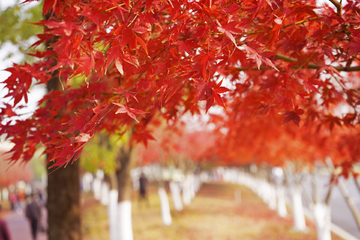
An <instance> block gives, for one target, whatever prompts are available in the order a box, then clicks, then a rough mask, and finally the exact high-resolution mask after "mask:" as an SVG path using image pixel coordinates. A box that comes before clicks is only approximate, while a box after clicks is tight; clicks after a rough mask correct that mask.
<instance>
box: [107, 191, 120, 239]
mask: <svg viewBox="0 0 360 240" xmlns="http://www.w3.org/2000/svg"><path fill="white" fill-rule="evenodd" d="M118 195H119V192H118V190H116V189H111V190H110V191H109V204H108V208H107V209H108V219H109V233H110V240H118V239H119V238H118V230H117V222H118V221H117V220H118V219H117V218H118V210H117V208H118Z"/></svg>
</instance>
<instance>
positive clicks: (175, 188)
mask: <svg viewBox="0 0 360 240" xmlns="http://www.w3.org/2000/svg"><path fill="white" fill-rule="evenodd" d="M169 185H170V192H171V197H172V199H173V203H174V207H175V209H176V211H181V210H182V209H183V205H182V202H181V196H180V187H179V184H178V183H176V182H170V184H169Z"/></svg>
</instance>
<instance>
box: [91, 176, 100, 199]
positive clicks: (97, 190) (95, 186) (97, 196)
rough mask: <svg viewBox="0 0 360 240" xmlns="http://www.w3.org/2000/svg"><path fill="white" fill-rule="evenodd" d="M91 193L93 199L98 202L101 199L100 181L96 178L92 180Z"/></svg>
mask: <svg viewBox="0 0 360 240" xmlns="http://www.w3.org/2000/svg"><path fill="white" fill-rule="evenodd" d="M93 191H94V198H95V199H96V200H100V199H101V180H100V179H98V178H95V179H94V182H93Z"/></svg>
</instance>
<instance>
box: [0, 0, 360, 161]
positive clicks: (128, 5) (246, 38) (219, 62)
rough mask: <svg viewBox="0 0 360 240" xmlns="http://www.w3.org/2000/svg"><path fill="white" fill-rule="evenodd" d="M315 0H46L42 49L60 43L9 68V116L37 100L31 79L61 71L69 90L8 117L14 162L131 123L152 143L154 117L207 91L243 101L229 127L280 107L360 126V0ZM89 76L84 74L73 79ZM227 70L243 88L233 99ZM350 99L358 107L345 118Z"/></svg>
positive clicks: (54, 156) (54, 153)
mask: <svg viewBox="0 0 360 240" xmlns="http://www.w3.org/2000/svg"><path fill="white" fill-rule="evenodd" d="M28 1H29V0H28ZM315 4H316V1H289V0H274V1H263V0H262V1H258V0H245V1H241V2H239V1H235V0H234V1H223V0H200V1H185V0H169V1H161V0H147V1H136V0H94V1H83V0H72V1H64V0H45V3H44V13H45V14H47V15H48V16H50V17H49V18H48V20H44V21H41V22H40V23H38V24H39V25H42V26H44V29H45V30H44V33H43V34H40V35H38V38H39V41H38V42H36V43H35V44H34V45H33V47H36V46H38V45H40V44H42V43H47V44H48V45H49V47H48V48H47V49H46V50H44V51H42V52H37V53H36V54H34V55H35V56H37V57H39V58H40V60H39V61H38V62H37V63H35V64H32V65H29V64H25V65H24V66H19V65H14V67H13V68H9V69H8V71H9V72H10V73H11V76H10V77H9V79H7V80H6V82H5V87H6V88H8V90H9V94H8V96H9V97H11V98H13V99H14V102H13V103H12V104H11V107H9V106H5V108H2V109H1V119H4V118H6V117H9V116H11V115H13V112H12V109H14V108H16V107H17V105H18V103H19V101H20V100H21V99H25V100H26V96H27V92H28V90H29V87H30V85H31V84H30V83H31V80H32V79H35V80H36V81H37V83H39V84H42V83H46V82H47V81H49V80H50V79H51V78H54V75H56V78H57V79H58V80H59V81H61V82H62V84H63V85H64V90H63V91H53V92H50V93H49V94H48V95H47V96H46V97H45V98H44V100H43V101H42V105H41V108H39V109H38V110H37V111H36V113H35V114H34V115H33V117H32V118H31V119H27V120H22V121H16V122H14V123H11V124H10V123H8V124H6V125H2V126H1V129H0V134H3V133H6V134H7V137H8V138H9V139H11V141H12V142H14V143H15V147H14V148H13V150H12V151H13V152H14V155H13V160H16V159H19V158H20V156H22V155H23V159H24V161H27V160H29V159H30V157H31V155H32V154H33V152H34V149H35V146H36V145H37V144H39V143H41V142H42V143H45V145H46V147H47V152H48V153H49V154H51V155H50V159H51V160H54V161H56V162H57V164H56V165H58V166H61V165H63V164H66V163H67V162H69V161H71V159H72V158H73V159H75V158H76V157H77V156H78V154H79V153H80V152H81V150H82V147H83V146H84V144H85V143H86V142H87V141H88V140H89V139H90V138H91V137H92V136H93V135H94V134H95V133H96V132H98V131H101V130H104V129H105V130H107V131H108V132H109V133H115V132H119V131H120V132H121V131H124V129H129V128H131V129H133V139H135V140H137V141H142V142H145V143H146V142H147V140H148V139H149V138H151V134H150V133H149V132H148V130H147V128H146V127H147V125H148V123H149V122H150V119H151V118H152V117H153V116H155V115H156V114H160V115H162V117H164V118H165V119H167V120H175V119H178V118H179V117H180V116H181V115H182V114H183V113H185V112H188V111H190V112H191V113H193V114H195V113H199V112H200V111H199V104H197V103H198V101H203V100H204V101H206V110H207V109H209V108H210V107H211V106H212V105H213V104H214V103H215V102H216V103H217V104H218V105H220V106H223V107H224V106H225V105H226V103H227V104H228V105H231V106H232V107H231V108H228V110H227V114H228V115H229V116H228V118H227V120H229V121H225V125H226V128H228V129H231V131H229V132H233V130H232V129H233V128H234V129H235V127H236V121H240V122H242V121H245V119H248V118H252V117H254V116H258V115H262V116H264V117H263V118H264V120H266V121H265V122H267V121H269V122H273V121H272V119H278V118H279V115H278V113H279V112H280V113H283V114H284V115H285V116H283V119H282V120H281V121H280V123H279V125H281V122H282V123H283V124H285V123H287V122H290V121H292V122H294V123H295V124H296V125H300V119H304V120H305V125H308V126H313V125H318V126H321V127H322V126H328V127H329V129H333V128H334V125H349V126H350V125H354V124H358V122H359V114H358V110H359V104H360V94H359V90H358V89H357V88H358V87H359V84H358V80H357V77H358V74H352V75H347V76H345V75H340V73H339V72H340V71H358V70H360V68H359V66H357V65H358V64H359V60H358V57H357V56H356V55H358V51H359V46H358V45H359V42H360V40H359V39H360V38H359V37H360V29H359V28H358V23H359V21H360V17H359V15H358V14H357V12H358V11H359V10H360V3H359V2H357V1H348V3H347V5H346V6H344V7H343V12H336V11H335V10H334V9H333V8H331V7H329V6H327V5H324V6H321V7H319V8H317V7H316V5H315ZM78 74H84V75H85V83H84V84H83V85H81V86H80V87H79V88H73V87H72V81H73V78H74V76H76V75H78ZM224 78H226V81H230V83H231V85H232V88H233V91H231V92H230V93H228V95H226V98H225V99H224V96H220V94H222V93H225V92H227V91H228V89H227V88H225V87H223V86H221V85H222V82H221V81H220V79H224ZM87 100H90V102H89V101H87ZM91 101H92V102H91ZM94 103H95V105H96V106H94ZM244 103H246V105H244ZM341 104H344V105H348V106H349V108H351V111H349V112H348V113H349V114H351V115H349V114H348V115H346V116H339V115H335V111H336V110H337V109H338V108H339V106H340V105H341ZM244 106H245V107H244ZM295 106H297V107H295ZM239 108H240V109H239ZM76 112H78V113H76ZM239 113H242V116H241V118H239ZM300 115H301V116H300ZM133 120H137V121H138V122H139V123H138V124H136V125H134V123H133ZM245 122H246V121H245ZM275 122H277V123H278V121H275ZM254 139H256V138H255V136H254ZM253 144H256V145H258V144H261V142H255V141H254V143H253ZM259 146H261V145H259Z"/></svg>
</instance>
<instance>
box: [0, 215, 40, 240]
mask: <svg viewBox="0 0 360 240" xmlns="http://www.w3.org/2000/svg"><path fill="white" fill-rule="evenodd" d="M44 214H45V216H46V210H43V216H44ZM4 219H5V221H6V222H7V224H8V226H9V230H10V234H11V239H12V240H32V237H31V230H30V223H29V222H28V220H27V219H26V217H25V215H24V214H23V213H22V212H18V213H16V212H12V213H9V214H8V215H6V216H5V218H4ZM36 240H47V236H46V234H45V233H40V232H39V233H38V236H37V239H36Z"/></svg>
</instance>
